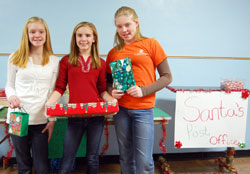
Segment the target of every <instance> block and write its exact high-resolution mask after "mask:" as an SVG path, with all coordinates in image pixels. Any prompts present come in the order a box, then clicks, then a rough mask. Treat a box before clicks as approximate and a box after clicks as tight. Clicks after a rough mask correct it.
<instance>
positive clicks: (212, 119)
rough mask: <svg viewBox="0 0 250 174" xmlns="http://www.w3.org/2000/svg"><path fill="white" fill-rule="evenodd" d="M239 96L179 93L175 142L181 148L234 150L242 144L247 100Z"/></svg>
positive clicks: (234, 94)
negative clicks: (179, 143)
mask: <svg viewBox="0 0 250 174" xmlns="http://www.w3.org/2000/svg"><path fill="white" fill-rule="evenodd" d="M241 95H242V94H241V92H231V93H225V92H224V91H213V92H204V91H202V92H201V91H199V92H196V91H178V92H177V94H176V110H175V142H176V141H180V142H181V143H182V148H208V147H237V146H238V145H239V144H240V143H245V133H246V120H247V106H248V99H244V98H242V97H241Z"/></svg>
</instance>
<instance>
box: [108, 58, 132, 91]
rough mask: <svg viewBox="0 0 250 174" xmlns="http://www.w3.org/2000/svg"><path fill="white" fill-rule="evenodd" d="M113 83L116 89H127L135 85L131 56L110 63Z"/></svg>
mask: <svg viewBox="0 0 250 174" xmlns="http://www.w3.org/2000/svg"><path fill="white" fill-rule="evenodd" d="M109 66H110V69H111V72H112V77H113V85H114V87H115V88H116V89H119V90H123V91H126V90H127V89H129V88H130V87H132V86H135V80H134V74H133V71H132V64H131V60H130V58H129V57H127V58H124V59H121V60H117V61H114V62H111V63H110V64H109Z"/></svg>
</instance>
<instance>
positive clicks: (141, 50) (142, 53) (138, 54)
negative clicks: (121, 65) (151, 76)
mask: <svg viewBox="0 0 250 174" xmlns="http://www.w3.org/2000/svg"><path fill="white" fill-rule="evenodd" d="M134 55H135V56H141V55H145V56H147V55H148V53H145V52H144V50H143V49H140V50H139V52H138V53H135V54H134Z"/></svg>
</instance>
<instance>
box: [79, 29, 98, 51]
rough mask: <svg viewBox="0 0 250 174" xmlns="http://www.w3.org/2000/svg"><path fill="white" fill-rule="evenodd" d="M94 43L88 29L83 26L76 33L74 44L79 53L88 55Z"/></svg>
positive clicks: (91, 32) (91, 31) (90, 30)
mask: <svg viewBox="0 0 250 174" xmlns="http://www.w3.org/2000/svg"><path fill="white" fill-rule="evenodd" d="M94 42H95V37H94V34H93V30H92V29H91V28H90V27H88V26H83V27H80V28H79V29H78V30H77V31H76V44H77V46H78V48H79V52H80V53H90V51H91V47H92V44H93V43H94Z"/></svg>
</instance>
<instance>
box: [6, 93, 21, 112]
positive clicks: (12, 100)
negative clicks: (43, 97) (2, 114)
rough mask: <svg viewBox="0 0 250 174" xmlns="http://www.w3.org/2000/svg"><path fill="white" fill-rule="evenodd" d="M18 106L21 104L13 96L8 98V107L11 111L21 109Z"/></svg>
mask: <svg viewBox="0 0 250 174" xmlns="http://www.w3.org/2000/svg"><path fill="white" fill-rule="evenodd" d="M20 104H21V102H20V100H19V98H18V97H17V96H15V95H12V96H10V98H9V99H8V106H9V107H10V108H11V109H14V108H20V107H21V105H20Z"/></svg>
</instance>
